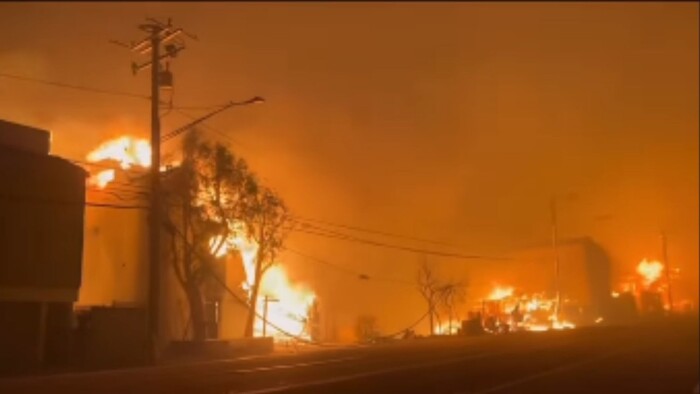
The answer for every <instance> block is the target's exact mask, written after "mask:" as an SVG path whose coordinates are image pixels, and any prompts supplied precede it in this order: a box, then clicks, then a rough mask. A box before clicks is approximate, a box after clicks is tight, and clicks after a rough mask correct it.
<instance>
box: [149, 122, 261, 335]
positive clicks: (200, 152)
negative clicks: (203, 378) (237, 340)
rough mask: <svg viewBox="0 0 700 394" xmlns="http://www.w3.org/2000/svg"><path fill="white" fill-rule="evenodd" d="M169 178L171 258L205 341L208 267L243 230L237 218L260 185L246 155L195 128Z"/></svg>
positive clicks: (166, 187)
mask: <svg viewBox="0 0 700 394" xmlns="http://www.w3.org/2000/svg"><path fill="white" fill-rule="evenodd" d="M163 184H164V191H165V204H164V208H165V211H166V212H167V215H166V223H165V227H166V229H167V233H168V234H169V236H170V256H169V260H170V262H171V265H172V268H173V270H174V272H175V277H176V278H177V280H178V282H179V284H180V285H181V287H182V290H183V292H184V293H185V296H186V299H187V304H188V307H189V312H190V321H191V323H192V328H193V330H192V332H193V334H192V339H193V340H195V341H202V340H204V339H205V338H206V318H205V314H204V294H203V292H204V291H205V290H206V289H205V286H206V285H207V277H208V276H207V275H206V271H207V270H215V269H216V263H217V256H219V255H220V253H219V252H220V251H221V250H222V248H223V247H224V245H225V241H226V239H228V238H229V237H230V236H231V235H233V232H234V231H237V230H236V228H235V227H234V226H232V223H236V222H238V221H240V220H241V218H242V217H244V216H245V214H246V212H247V210H248V208H247V206H248V205H249V204H250V203H251V202H252V201H253V200H254V199H255V193H256V192H257V185H256V183H255V179H254V177H253V176H252V174H251V173H250V171H249V170H248V166H247V164H246V163H245V161H244V160H242V159H239V158H236V157H235V156H234V155H233V154H232V153H231V152H230V151H229V150H228V149H227V148H226V147H225V146H223V145H220V144H215V145H212V144H210V143H208V142H206V141H202V140H200V138H199V137H198V134H197V133H196V132H195V131H193V132H190V133H188V134H187V135H186V138H185V140H184V142H183V160H182V162H181V164H180V166H178V167H176V168H174V169H171V170H169V171H167V172H166V173H165V175H164V182H163ZM217 287H218V285H217ZM209 291H211V287H210V288H209Z"/></svg>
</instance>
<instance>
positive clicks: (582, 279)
mask: <svg viewBox="0 0 700 394" xmlns="http://www.w3.org/2000/svg"><path fill="white" fill-rule="evenodd" d="M558 254H559V260H560V268H559V275H558V277H557V274H556V266H555V261H556V260H555V255H554V251H553V249H552V248H551V246H548V245H547V246H542V247H533V248H529V249H525V250H521V251H518V252H516V253H513V254H512V255H511V256H509V259H508V260H503V261H498V262H493V263H490V264H485V265H484V266H482V267H479V270H478V271H475V272H473V273H470V282H471V283H473V285H472V286H471V288H470V291H472V292H473V293H474V294H476V295H477V297H478V299H476V300H474V301H475V302H474V304H473V305H471V307H470V311H469V314H468V319H467V320H468V321H469V320H471V321H474V319H478V320H480V322H481V324H482V326H483V327H484V329H485V330H487V331H493V332H499V331H502V330H511V331H512V330H516V331H517V330H527V331H545V330H549V329H566V328H573V327H576V326H580V325H589V324H591V325H592V324H596V322H597V321H600V318H601V317H605V316H606V314H608V313H609V310H610V305H611V301H610V300H611V297H610V291H611V277H610V261H609V259H608V257H607V256H606V254H605V252H604V251H603V249H602V248H601V247H600V246H599V245H598V244H597V243H595V242H594V241H593V240H592V239H590V238H577V239H571V240H564V241H562V242H560V244H559V248H558ZM557 288H558V289H559V291H560V298H559V299H560V300H561V304H560V305H557ZM478 295H481V296H480V297H479V296H478Z"/></svg>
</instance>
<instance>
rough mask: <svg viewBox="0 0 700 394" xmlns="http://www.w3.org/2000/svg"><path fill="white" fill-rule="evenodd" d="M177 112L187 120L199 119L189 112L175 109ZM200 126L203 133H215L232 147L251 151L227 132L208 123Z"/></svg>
mask: <svg viewBox="0 0 700 394" xmlns="http://www.w3.org/2000/svg"><path fill="white" fill-rule="evenodd" d="M175 112H177V113H179V114H180V115H182V116H185V117H187V118H189V119H191V120H196V119H197V118H196V117H195V116H192V115H190V114H188V113H187V112H184V111H182V110H180V109H175ZM200 126H201V127H202V130H203V131H208V132H211V133H214V134H216V135H217V136H219V137H220V138H222V139H224V140H225V141H227V142H229V143H231V144H232V145H236V146H238V147H240V148H244V149H246V150H249V149H250V148H249V147H247V146H245V145H244V144H243V143H242V142H241V141H239V140H237V139H235V138H233V137H231V136H230V135H228V134H226V133H225V132H223V131H221V130H220V129H218V128H215V127H214V126H212V125H210V124H208V123H206V122H202V123H201V124H200Z"/></svg>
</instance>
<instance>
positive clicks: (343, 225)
mask: <svg viewBox="0 0 700 394" xmlns="http://www.w3.org/2000/svg"><path fill="white" fill-rule="evenodd" d="M295 218H296V220H297V221H298V222H311V223H318V224H322V225H326V226H332V227H338V228H342V229H346V230H352V231H358V232H364V233H369V234H376V235H383V236H386V237H392V238H401V239H407V240H412V241H419V242H425V243H430V244H435V245H442V246H449V247H454V248H460V246H457V245H454V244H450V243H447V242H442V241H436V240H431V239H426V238H419V237H414V236H410V235H403V234H396V233H391V232H387V231H381V230H374V229H368V228H363V227H356V226H350V225H347V224H339V223H333V222H330V221H326V220H320V219H311V218H304V217H301V216H296V217H295Z"/></svg>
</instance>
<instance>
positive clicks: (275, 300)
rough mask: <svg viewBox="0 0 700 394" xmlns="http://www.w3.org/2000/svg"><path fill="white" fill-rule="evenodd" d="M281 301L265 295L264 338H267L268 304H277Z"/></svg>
mask: <svg viewBox="0 0 700 394" xmlns="http://www.w3.org/2000/svg"><path fill="white" fill-rule="evenodd" d="M277 301H279V300H278V299H276V298H270V297H269V296H267V295H265V298H264V304H263V329H262V336H263V338H264V337H265V336H267V304H268V303H270V302H277Z"/></svg>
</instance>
